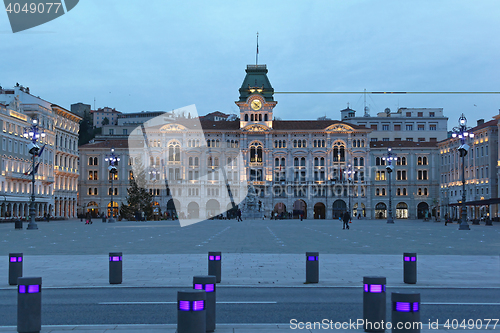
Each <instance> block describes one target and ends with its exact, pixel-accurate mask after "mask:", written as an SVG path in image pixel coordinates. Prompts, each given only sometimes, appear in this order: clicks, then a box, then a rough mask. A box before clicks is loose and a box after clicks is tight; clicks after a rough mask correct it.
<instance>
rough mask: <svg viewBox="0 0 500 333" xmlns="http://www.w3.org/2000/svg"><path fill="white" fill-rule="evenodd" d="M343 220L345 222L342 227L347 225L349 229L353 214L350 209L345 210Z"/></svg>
mask: <svg viewBox="0 0 500 333" xmlns="http://www.w3.org/2000/svg"><path fill="white" fill-rule="evenodd" d="M343 220H344V224H343V225H342V229H345V228H346V227H347V229H349V221H350V220H351V215H350V214H349V212H348V211H345V213H344V218H343Z"/></svg>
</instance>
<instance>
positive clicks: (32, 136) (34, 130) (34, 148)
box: [23, 118, 45, 230]
mask: <svg viewBox="0 0 500 333" xmlns="http://www.w3.org/2000/svg"><path fill="white" fill-rule="evenodd" d="M23 136H24V137H25V138H26V139H29V140H31V143H30V144H29V145H28V151H29V153H30V154H31V155H32V164H31V201H30V222H29V224H28V228H27V229H28V230H36V229H38V226H37V225H36V223H35V174H36V173H37V170H38V168H37V167H36V166H35V159H36V157H37V156H39V155H40V154H41V152H42V151H43V148H42V149H40V146H39V145H38V144H37V141H38V139H40V138H45V132H44V131H43V129H40V128H39V127H38V119H36V118H33V119H32V120H31V126H30V127H26V128H25V129H24V134H23Z"/></svg>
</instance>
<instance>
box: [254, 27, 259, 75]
mask: <svg viewBox="0 0 500 333" xmlns="http://www.w3.org/2000/svg"><path fill="white" fill-rule="evenodd" d="M258 63H259V32H258V31H257V53H256V54H255V66H257V64H258Z"/></svg>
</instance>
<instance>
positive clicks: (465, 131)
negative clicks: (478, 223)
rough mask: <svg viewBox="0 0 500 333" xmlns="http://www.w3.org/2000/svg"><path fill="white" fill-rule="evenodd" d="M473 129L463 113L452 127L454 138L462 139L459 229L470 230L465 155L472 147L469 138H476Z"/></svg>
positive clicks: (459, 150)
mask: <svg viewBox="0 0 500 333" xmlns="http://www.w3.org/2000/svg"><path fill="white" fill-rule="evenodd" d="M471 129H472V128H470V127H467V118H465V116H464V114H463V113H462V115H461V116H460V118H458V126H457V127H454V128H453V129H452V131H453V133H452V134H451V136H452V138H456V137H458V138H459V139H460V146H459V147H458V148H457V149H458V152H459V154H460V157H461V158H462V221H461V222H460V226H459V228H458V230H470V228H469V224H467V208H466V206H465V155H467V152H468V151H469V148H470V147H469V145H468V144H467V140H468V138H471V139H473V138H474V133H472V131H471Z"/></svg>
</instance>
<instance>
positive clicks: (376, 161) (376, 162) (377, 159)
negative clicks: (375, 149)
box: [375, 157, 380, 165]
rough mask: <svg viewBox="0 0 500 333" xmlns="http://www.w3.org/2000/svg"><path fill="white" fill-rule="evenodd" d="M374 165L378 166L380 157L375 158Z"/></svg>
mask: <svg viewBox="0 0 500 333" xmlns="http://www.w3.org/2000/svg"><path fill="white" fill-rule="evenodd" d="M375 165H380V157H377V158H376V159H375Z"/></svg>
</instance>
